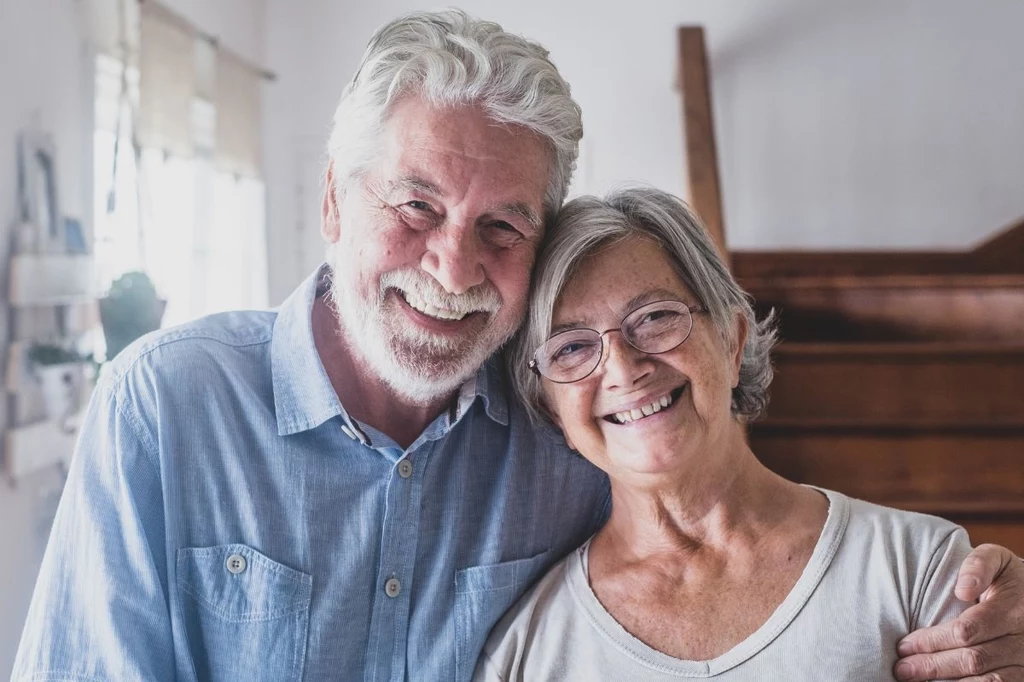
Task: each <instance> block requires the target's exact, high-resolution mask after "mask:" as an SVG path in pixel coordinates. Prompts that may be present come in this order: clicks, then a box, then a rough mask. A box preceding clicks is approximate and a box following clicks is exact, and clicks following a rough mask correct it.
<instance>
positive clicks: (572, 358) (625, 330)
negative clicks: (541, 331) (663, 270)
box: [535, 301, 693, 383]
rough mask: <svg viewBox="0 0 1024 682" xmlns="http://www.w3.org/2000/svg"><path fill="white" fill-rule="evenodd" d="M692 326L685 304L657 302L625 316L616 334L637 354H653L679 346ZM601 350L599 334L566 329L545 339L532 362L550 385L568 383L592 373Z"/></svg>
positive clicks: (591, 331)
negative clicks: (548, 380) (551, 383)
mask: <svg viewBox="0 0 1024 682" xmlns="http://www.w3.org/2000/svg"><path fill="white" fill-rule="evenodd" d="M692 326H693V319H692V317H691V316H690V311H689V309H688V307H687V306H686V304H685V303H682V302H680V301H657V302H655V303H649V304H647V305H644V306H641V307H639V308H637V309H636V310H634V311H633V312H631V313H629V314H628V315H626V317H625V318H623V320H622V323H621V324H620V326H619V329H618V330H617V331H621V332H622V335H623V336H624V337H625V339H626V341H627V342H628V343H629V345H631V346H633V347H634V348H636V349H637V350H638V351H640V352H643V353H651V354H657V353H665V352H667V351H670V350H672V349H673V348H675V347H676V346H678V345H680V344H681V343H682V342H683V341H685V340H686V338H687V336H689V334H690V328H691V327H692ZM608 331H616V330H608ZM605 333H607V332H605ZM603 350H604V341H603V335H602V334H600V333H598V332H597V331H595V330H593V329H570V330H568V331H564V332H561V333H558V334H555V335H554V336H552V337H551V338H550V339H548V340H547V341H546V342H545V343H544V345H542V346H541V347H540V348H539V349H538V350H537V353H536V355H535V360H536V361H537V369H538V370H539V371H540V373H541V374H543V375H544V376H545V377H547V378H548V379H550V380H551V381H555V382H559V383H570V382H573V381H579V380H580V379H582V378H584V377H586V376H587V375H589V374H590V373H591V372H593V371H594V369H596V368H597V365H598V364H599V363H600V362H601V355H602V353H603Z"/></svg>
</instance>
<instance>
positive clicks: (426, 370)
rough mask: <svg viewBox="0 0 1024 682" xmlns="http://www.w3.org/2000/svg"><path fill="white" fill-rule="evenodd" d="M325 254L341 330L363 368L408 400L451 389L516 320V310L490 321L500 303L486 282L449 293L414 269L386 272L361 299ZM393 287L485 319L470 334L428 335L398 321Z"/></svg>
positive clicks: (478, 364) (509, 333) (507, 335)
mask: <svg viewBox="0 0 1024 682" xmlns="http://www.w3.org/2000/svg"><path fill="white" fill-rule="evenodd" d="M331 256H332V257H331V258H330V261H331V267H332V270H333V273H332V278H331V289H330V297H331V300H332V301H333V304H334V310H335V314H336V315H337V317H338V322H339V328H340V329H341V330H342V334H343V335H344V336H345V339H346V341H348V343H349V344H350V347H351V348H352V350H353V351H354V352H356V353H358V355H359V356H360V360H361V361H362V362H364V363H365V364H366V365H367V367H368V369H369V370H371V371H372V372H373V373H374V374H375V375H377V377H379V378H380V379H381V380H382V381H383V382H384V383H385V384H387V386H388V387H389V388H391V390H393V391H394V392H395V393H397V394H398V395H399V396H401V397H402V398H403V399H405V400H407V401H409V402H410V403H413V404H417V405H425V404H428V403H431V402H433V401H436V400H438V399H439V398H444V397H446V396H448V395H451V394H452V393H454V392H455V391H457V390H458V389H459V387H460V386H462V384H463V383H465V382H466V380H467V379H469V378H470V377H472V376H473V375H475V374H476V372H477V371H478V370H479V369H480V367H481V365H483V363H484V362H485V361H486V360H487V358H488V357H490V355H491V354H492V353H494V352H495V351H496V350H497V349H498V348H499V347H501V345H502V344H503V343H505V341H507V340H508V339H509V338H510V337H511V336H512V334H514V333H515V330H516V329H517V328H518V326H519V323H520V322H521V321H522V314H520V315H519V316H517V318H516V319H512V320H510V321H509V322H508V323H507V324H505V325H500V324H494V322H495V320H496V318H497V316H498V314H499V313H500V310H501V308H502V302H501V298H500V296H499V295H498V293H497V291H496V290H495V289H494V288H493V287H492V286H490V285H486V286H482V287H479V288H476V289H475V290H473V291H471V292H467V294H465V295H463V296H453V295H452V294H448V293H447V292H444V291H443V289H441V287H440V286H438V285H437V283H436V282H435V281H434V280H433V279H432V278H430V277H429V276H428V275H426V274H424V273H422V272H420V271H419V270H415V269H412V270H403V271H399V272H389V273H386V274H385V275H384V276H382V278H381V282H380V283H379V286H378V291H377V292H376V296H375V297H374V299H373V300H369V301H367V300H362V299H361V298H360V297H359V294H358V291H357V288H356V286H355V284H354V283H353V282H350V281H349V282H345V281H341V280H342V277H339V274H340V275H342V276H343V275H344V271H342V270H339V267H343V265H344V264H343V263H340V262H338V261H339V260H340V259H338V258H335V257H334V256H335V254H334V253H332V254H331ZM398 290H402V291H410V290H413V291H415V293H417V294H418V295H421V296H423V297H424V298H427V300H429V301H438V302H443V303H444V304H445V305H444V307H446V308H448V309H450V310H480V311H486V312H485V313H483V314H488V315H489V318H490V319H488V321H487V324H486V325H485V326H484V327H483V329H482V330H481V331H479V332H476V333H474V334H473V335H472V336H468V337H467V336H463V337H461V338H455V337H451V336H441V335H435V334H431V333H429V332H426V331H424V330H422V329H419V328H416V327H414V326H412V325H411V324H409V323H408V322H405V321H404V320H403V317H404V313H402V312H401V311H400V310H398V309H397V306H398V305H401V304H400V303H398V302H396V301H394V300H393V299H392V298H390V297H388V296H387V294H388V292H389V291H391V292H392V293H393V294H396V295H397V294H398Z"/></svg>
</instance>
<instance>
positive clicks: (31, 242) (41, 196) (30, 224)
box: [17, 129, 66, 253]
mask: <svg viewBox="0 0 1024 682" xmlns="http://www.w3.org/2000/svg"><path fill="white" fill-rule="evenodd" d="M18 212H19V214H20V215H19V218H20V226H19V228H18V230H19V233H18V235H17V243H18V249H19V250H20V251H23V252H26V251H27V252H35V253H62V252H64V251H65V249H66V241H65V238H64V219H63V217H62V216H61V209H60V200H59V196H58V190H57V152H56V147H55V145H54V142H53V136H52V135H50V134H49V133H46V132H44V131H42V130H36V129H28V130H25V131H23V132H22V133H21V135H19V137H18Z"/></svg>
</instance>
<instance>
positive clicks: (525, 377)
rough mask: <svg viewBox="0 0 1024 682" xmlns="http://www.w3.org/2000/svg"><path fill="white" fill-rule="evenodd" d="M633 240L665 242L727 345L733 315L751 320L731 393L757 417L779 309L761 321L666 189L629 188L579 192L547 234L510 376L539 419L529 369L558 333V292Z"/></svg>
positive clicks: (539, 398) (743, 412) (538, 393)
mask: <svg viewBox="0 0 1024 682" xmlns="http://www.w3.org/2000/svg"><path fill="white" fill-rule="evenodd" d="M629 237H646V238H647V239H651V240H653V241H655V242H656V243H658V244H659V245H660V246H661V247H662V248H664V249H665V253H666V255H667V256H668V258H669V261H670V262H671V263H672V266H673V268H674V269H675V270H676V272H677V273H678V274H679V277H680V279H682V281H683V282H684V283H685V284H686V286H687V287H688V288H689V289H690V291H692V292H693V294H694V295H695V296H696V297H697V299H698V300H699V303H700V304H702V305H703V306H704V307H705V308H706V309H707V311H708V313H709V315H710V317H711V320H712V323H713V324H714V325H715V328H716V329H717V330H718V332H719V334H720V336H721V337H722V339H723V342H725V343H727V344H729V345H731V344H733V343H735V341H736V339H735V338H734V331H733V330H734V324H735V317H734V315H735V314H737V313H739V314H740V315H742V316H743V317H745V318H746V320H747V327H748V331H747V341H746V345H745V346H744V347H743V359H742V361H741V365H740V376H739V384H738V385H737V386H736V388H734V389H733V391H732V413H733V415H734V416H735V417H736V418H737V419H739V420H740V421H752V420H754V419H757V418H758V417H759V416H761V415H762V414H763V413H764V411H765V408H767V406H768V386H769V384H771V381H772V365H771V358H770V354H771V349H772V348H773V347H774V346H775V343H776V338H777V331H776V324H775V315H774V311H773V312H772V314H769V315H768V317H766V318H765V319H764V320H762V321H761V322H760V323H758V322H757V320H756V318H755V317H754V309H753V306H752V305H751V299H750V296H749V295H748V294H747V293H746V292H744V291H743V289H741V288H740V286H739V284H737V283H736V280H735V279H734V278H733V276H732V274H731V273H730V272H729V270H728V269H727V268H726V267H725V264H724V263H723V262H722V259H721V258H719V256H718V252H717V251H716V250H715V247H714V245H713V244H712V242H711V238H710V237H709V236H708V234H707V231H706V230H705V229H704V226H703V224H702V223H701V222H700V219H699V218H698V217H697V216H696V215H694V213H693V212H692V211H690V209H689V208H688V207H687V206H686V204H684V203H683V202H682V201H680V200H679V199H677V198H676V197H674V196H672V195H671V194H669V193H667V192H662V191H660V190H656V189H649V188H630V189H623V190H619V191H616V192H612V193H611V194H609V195H608V196H606V197H605V198H604V199H600V198H598V197H589V196H588V197H579V198H578V199H573V200H572V201H570V202H569V203H567V204H566V205H565V206H564V207H563V208H562V210H561V211H560V212H559V213H558V216H557V218H556V219H555V223H554V225H552V226H551V228H550V229H549V231H548V234H547V236H546V238H545V242H544V244H543V246H542V247H541V253H540V256H539V258H538V260H537V265H536V267H535V269H534V272H533V285H532V287H531V295H530V311H529V313H528V314H527V317H526V322H525V323H524V325H523V327H522V328H521V329H520V330H519V333H518V334H517V335H516V337H515V339H514V340H513V341H512V345H511V347H510V349H509V353H508V355H507V358H508V364H509V376H510V377H511V379H512V382H513V384H514V386H515V389H516V391H517V393H518V394H519V396H520V397H521V398H522V399H523V401H524V402H525V404H526V407H527V410H528V412H529V413H530V416H531V417H532V418H533V419H535V420H536V419H540V418H543V417H544V416H546V414H545V408H544V402H543V391H542V386H541V381H540V377H538V376H537V375H536V374H535V373H534V372H532V371H531V370H529V369H528V365H529V362H530V360H531V359H533V354H534V352H535V351H536V350H537V348H538V347H539V346H540V345H541V344H542V343H544V342H545V341H546V340H547V339H548V337H549V336H550V333H551V319H552V315H553V312H554V309H555V304H556V303H557V302H558V298H559V296H561V294H562V291H563V290H564V289H565V286H566V285H567V284H568V282H569V280H570V279H572V277H573V275H574V274H575V272H576V271H577V270H578V268H579V266H580V264H581V263H582V262H583V261H584V260H585V259H586V258H587V257H588V256H590V255H592V254H594V253H595V252H596V251H597V250H598V249H600V248H602V247H604V246H607V245H609V244H613V243H616V242H619V241H621V240H623V239H627V238H629Z"/></svg>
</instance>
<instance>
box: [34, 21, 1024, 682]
mask: <svg viewBox="0 0 1024 682" xmlns="http://www.w3.org/2000/svg"><path fill="white" fill-rule="evenodd" d="M581 135H582V129H581V124H580V113H579V108H578V106H577V105H576V103H575V102H574V101H573V100H572V99H571V97H570V95H569V88H568V86H567V84H566V83H565V82H564V81H563V80H562V78H561V77H560V76H559V74H558V72H557V71H556V70H555V68H554V66H553V65H552V64H551V62H550V61H549V60H548V58H547V53H546V51H545V50H543V49H542V48H540V47H539V46H537V45H535V44H533V43H530V42H528V41H526V40H523V39H522V38H519V37H516V36H513V35H510V34H508V33H505V32H504V31H502V30H501V28H500V27H498V26H497V25H495V24H492V23H486V22H480V21H476V20H472V19H469V18H468V17H466V16H464V15H462V14H460V13H454V12H449V13H439V14H420V15H414V16H409V17H406V18H403V19H400V20H398V21H395V22H393V23H391V24H389V25H388V26H385V27H384V28H383V29H382V30H381V31H379V32H378V33H377V35H376V36H375V37H374V38H373V40H372V41H371V43H370V46H369V48H368V49H367V51H366V54H365V56H364V58H363V62H362V64H361V66H360V68H359V71H358V72H357V74H356V76H355V79H354V80H353V82H352V83H351V85H350V86H349V87H348V88H347V89H346V91H345V93H344V95H343V96H342V100H341V104H340V105H339V107H338V111H337V114H336V117H335V127H334V133H333V134H332V136H331V138H330V156H331V164H330V167H329V169H328V170H327V183H326V191H325V194H324V199H323V223H322V231H323V234H324V236H325V238H326V239H327V241H328V242H329V243H330V249H329V253H330V255H329V259H328V261H329V263H328V264H327V266H325V267H322V268H321V269H319V270H318V271H317V272H315V273H313V274H312V275H311V276H310V278H309V279H308V280H307V281H306V282H304V283H303V284H302V285H301V286H300V287H299V288H298V289H297V290H296V291H295V293H294V294H293V295H292V296H291V297H290V298H289V299H288V300H287V301H286V302H285V303H284V304H283V305H282V307H281V308H280V309H279V310H277V311H276V312H259V313H252V312H248V313H229V314H224V315H218V316H214V317H211V318H207V319H204V320H200V321H198V322H195V323H193V324H189V325H186V326H184V327H180V328H177V329H172V330H169V331H166V332H163V333H160V334H157V335H155V336H151V337H149V338H147V339H145V340H144V341H142V342H140V343H138V344H136V345H135V346H134V347H133V348H132V349H131V350H130V351H128V352H126V353H125V354H124V355H123V357H120V358H118V359H117V360H116V361H115V362H114V363H113V364H112V366H111V367H110V371H109V372H108V373H107V375H106V377H105V378H104V380H103V381H102V382H101V385H100V386H99V387H98V388H97V391H96V395H95V397H94V399H93V401H92V405H91V407H90V410H89V415H88V420H87V423H86V425H85V427H84V428H83V431H82V434H81V438H80V442H79V446H78V450H77V454H76V457H75V460H74V463H73V465H72V470H71V473H70V476H69V480H68V485H67V490H66V492H65V495H64V499H63V500H62V502H61V506H60V510H59V512H58V514H57V519H56V522H55V526H54V530H53V534H52V537H51V540H50V545H49V548H48V550H47V554H46V558H45V560H44V562H43V568H42V573H41V575H40V578H39V583H38V585H37V588H36V593H35V596H34V599H33V603H32V607H31V612H30V614H29V619H28V623H27V625H26V630H25V634H24V638H23V640H22V643H21V649H20V652H19V656H18V661H17V663H16V666H15V671H14V679H15V680H44V679H45V680H89V681H98V680H117V681H121V680H156V679H160V680H164V679H180V680H208V679H232V680H239V679H241V680H273V681H274V682H287V681H289V680H335V679H365V680H402V679H416V680H451V679H456V680H464V679H468V678H469V676H470V675H471V673H472V671H473V668H474V665H475V662H476V658H477V655H478V654H479V652H480V650H481V648H482V645H483V643H484V640H485V638H486V636H487V633H488V631H489V630H490V628H491V627H492V625H493V624H494V623H495V622H496V621H497V620H498V618H499V616H501V614H502V613H503V612H504V611H505V610H506V609H507V608H508V607H509V606H510V605H511V604H512V603H513V602H514V601H515V600H516V598H517V597H519V596H520V595H521V594H522V593H523V591H524V590H525V589H526V588H527V587H528V586H529V585H530V583H531V582H532V581H533V580H535V579H536V578H537V577H538V576H540V575H542V574H543V573H544V572H545V571H546V570H547V568H549V567H550V566H551V565H552V564H553V563H554V562H556V561H557V560H558V559H559V558H561V557H562V556H563V555H564V554H565V553H566V552H568V551H569V550H570V549H571V548H573V547H576V546H577V545H579V544H580V543H581V542H583V541H584V540H585V539H586V538H587V537H588V536H589V535H590V534H591V533H593V532H594V530H595V529H596V528H598V527H599V526H600V524H601V523H602V521H603V519H604V518H605V516H606V514H607V513H608V504H609V493H608V487H607V480H606V479H605V478H604V477H603V476H602V475H599V473H598V472H597V470H596V469H594V468H592V467H591V466H590V465H589V464H587V463H586V462H584V461H583V460H582V459H581V458H579V457H575V456H572V455H571V454H569V453H567V452H564V451H561V450H560V449H559V446H558V444H557V442H556V441H555V440H554V439H552V438H551V437H550V435H549V434H547V433H545V432H538V431H537V430H536V429H535V428H533V427H532V426H531V425H530V424H529V423H528V422H527V421H526V419H525V418H524V415H523V411H522V408H521V407H520V406H519V405H517V404H515V403H514V402H512V401H510V398H509V394H508V392H507V389H506V385H505V382H504V380H503V377H502V372H501V369H500V362H498V360H497V359H495V358H491V357H490V356H491V355H492V353H494V352H495V351H496V350H497V349H498V348H499V346H501V344H502V343H503V342H504V341H505V340H506V339H507V338H508V337H509V336H510V335H511V334H512V333H513V331H514V330H515V329H516V328H517V326H518V325H519V323H520V320H521V319H522V318H523V315H524V313H525V306H526V300H527V290H528V286H529V281H530V270H531V267H532V264H533V261H534V256H535V254H536V250H537V247H538V245H539V243H540V242H541V238H542V236H543V229H544V224H545V221H546V220H547V219H548V218H550V216H551V215H552V214H553V212H554V211H555V210H557V208H558V207H559V206H560V204H561V202H562V200H563V198H564V197H565V194H566V189H567V187H568V184H569V180H570V176H571V173H572V169H573V166H574V163H575V159H576V154H577V145H578V141H579V139H580V137H581ZM1006 556H1007V553H1005V552H1003V551H1001V550H997V549H990V550H988V551H982V552H978V553H976V555H975V559H976V560H977V561H978V564H977V565H976V566H968V574H969V577H973V579H975V580H976V582H977V584H976V585H975V586H973V587H972V588H971V589H970V590H968V591H969V592H970V595H969V596H971V597H972V598H973V597H974V596H977V594H978V593H980V591H981V590H982V589H984V588H985V587H988V585H989V583H990V582H991V581H992V579H993V578H994V576H996V575H997V574H1001V578H1000V579H999V580H997V581H996V584H995V586H993V587H992V588H991V594H996V595H1002V599H1003V600H1004V601H1003V602H1002V605H1000V602H999V599H998V598H997V597H993V598H992V599H990V600H988V602H987V603H985V604H982V605H981V606H979V607H977V611H976V612H974V613H973V616H971V617H969V618H966V619H965V620H963V621H962V622H960V623H959V625H958V626H956V625H951V626H949V627H946V628H945V629H939V630H936V631H932V632H926V633H921V634H920V635H918V638H919V640H918V641H916V642H911V643H910V645H909V647H910V648H909V649H908V651H907V653H913V652H921V651H927V650H930V649H947V650H948V649H954V650H953V651H951V652H950V651H946V652H944V653H941V654H938V655H935V656H925V657H923V658H921V657H920V656H918V657H917V658H912V659H910V660H911V661H912V662H913V661H916V663H917V665H918V666H919V668H918V672H917V674H918V675H924V674H929V675H930V674H932V673H934V674H935V675H936V676H956V677H959V676H961V675H963V674H966V673H967V672H970V670H969V668H970V665H971V660H972V659H971V658H970V653H971V651H982V652H983V653H985V654H987V655H988V659H986V660H987V665H986V666H985V667H989V668H1004V669H1005V670H1009V669H1008V668H1005V666H1008V665H1011V664H1012V663H1013V662H1014V660H1017V661H1019V660H1020V659H1022V658H1024V655H1022V654H1021V644H1020V642H1021V638H1020V637H1019V636H1017V635H1012V634H1011V633H1012V632H1016V631H1019V629H1020V622H1019V621H1020V620H1021V609H1020V605H1019V602H1020V600H1021V590H1020V588H1019V586H1018V587H1016V588H1015V587H1014V586H1013V581H1014V580H1016V581H1017V582H1020V581H1021V579H1022V573H1024V571H1022V570H1021V569H1020V567H1019V566H1016V565H1014V566H1013V568H1010V569H1007V570H1005V571H1001V570H1000V567H999V566H998V563H999V562H1000V561H1002V560H1004V559H1005V558H1006ZM965 575H967V574H965ZM972 618H973V619H972ZM976 624H982V625H984V627H976ZM962 635H966V638H965V639H964V640H963V641H960V640H959V639H958V637H961V636H962ZM994 638H999V639H996V640H995V641H994V642H990V643H988V644H986V645H985V646H987V647H988V648H987V649H973V650H971V649H968V650H955V648H956V646H958V645H962V644H974V643H975V642H977V641H983V640H990V639H994ZM965 651H966V653H965ZM964 661H966V662H964ZM928 666H932V667H931V668H930V667H928ZM1016 670H1019V669H1016ZM940 673H941V674H940ZM1007 679H1010V678H1009V677H1007Z"/></svg>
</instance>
